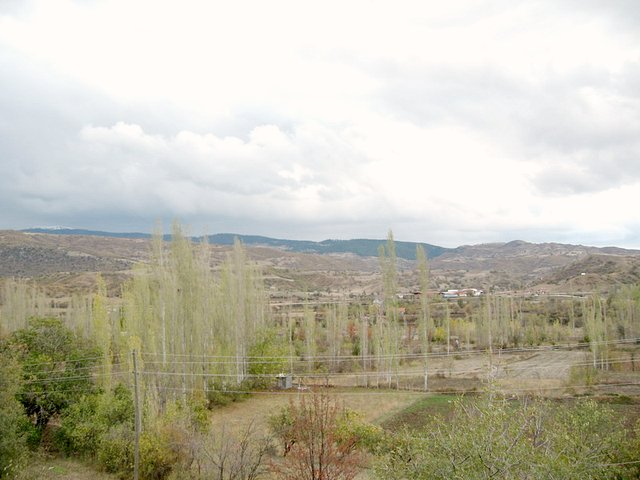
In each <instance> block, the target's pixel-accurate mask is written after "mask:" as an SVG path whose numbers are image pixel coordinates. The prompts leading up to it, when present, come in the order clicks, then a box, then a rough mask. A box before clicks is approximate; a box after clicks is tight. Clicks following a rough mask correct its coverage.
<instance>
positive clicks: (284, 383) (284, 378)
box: [276, 373, 293, 390]
mask: <svg viewBox="0 0 640 480" xmlns="http://www.w3.org/2000/svg"><path fill="white" fill-rule="evenodd" d="M276 379H277V380H278V388H279V389H280V390H288V389H290V388H291V387H293V378H292V377H291V374H289V373H280V374H278V376H277V377H276Z"/></svg>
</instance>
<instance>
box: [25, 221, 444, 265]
mask: <svg viewBox="0 0 640 480" xmlns="http://www.w3.org/2000/svg"><path fill="white" fill-rule="evenodd" d="M22 232H25V233H44V234H49V235H83V236H94V237H113V238H129V239H149V238H151V235H150V234H148V233H138V232H130V233H112V232H104V231H98V230H83V229H74V228H29V229H26V230H22ZM164 238H165V240H168V239H170V238H171V235H165V236H164ZM236 238H238V239H239V240H240V241H241V242H242V243H243V244H244V245H257V246H265V247H274V248H282V249H285V250H289V251H292V252H299V253H319V254H327V253H352V254H354V255H358V256H361V257H376V256H377V255H378V248H379V247H380V245H384V244H385V243H386V240H375V239H353V240H322V241H321V242H314V241H310V240H286V239H281V238H270V237H263V236H259V235H239V234H236V233H218V234H215V235H208V236H207V240H208V241H209V243H213V244H216V245H233V242H234V240H235V239H236ZM193 239H194V240H198V239H199V237H193ZM395 245H396V255H397V256H398V258H404V259H405V260H415V259H416V246H417V245H418V243H416V242H398V241H396V242H395ZM420 245H422V247H423V248H424V249H425V252H426V253H427V255H428V256H429V258H435V257H437V256H439V255H442V254H443V253H445V252H447V251H449V250H450V249H448V248H444V247H439V246H437V245H430V244H428V243H420Z"/></svg>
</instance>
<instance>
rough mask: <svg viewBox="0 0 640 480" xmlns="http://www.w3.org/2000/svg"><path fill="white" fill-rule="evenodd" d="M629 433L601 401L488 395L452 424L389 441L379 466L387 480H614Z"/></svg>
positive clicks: (458, 411)
mask: <svg viewBox="0 0 640 480" xmlns="http://www.w3.org/2000/svg"><path fill="white" fill-rule="evenodd" d="M624 444H625V432H624V428H623V427H622V425H621V422H620V421H619V419H617V418H616V417H615V415H614V413H613V411H612V410H611V409H609V408H607V407H606V406H603V405H599V404H597V403H596V402H594V401H590V400H588V401H583V402H579V403H577V404H576V405H559V406H558V405H553V404H551V403H549V402H543V401H529V400H526V399H525V400H522V401H515V402H513V401H509V400H507V399H505V398H499V397H497V396H495V395H487V396H486V397H485V398H483V399H481V400H480V401H477V402H469V401H467V400H464V399H458V400H456V403H455V405H454V409H453V413H452V415H451V416H450V420H449V421H447V422H442V421H441V419H435V418H434V419H433V425H432V426H431V427H430V428H429V429H428V430H421V431H418V432H411V431H408V430H405V431H404V432H401V433H400V434H397V435H394V436H393V437H392V438H390V439H389V441H388V443H387V446H386V448H385V453H384V454H383V455H382V456H381V457H380V460H379V461H378V462H377V464H376V466H375V471H376V474H377V476H378V478H380V479H382V480H387V479H388V480H392V479H393V480H395V479H398V478H403V479H407V480H423V479H450V478H464V479H489V478H491V479H512V478H549V479H552V478H567V479H583V478H590V479H600V478H615V474H616V473H618V468H617V465H615V464H616V463H617V462H619V458H618V457H617V455H618V452H619V451H620V447H621V446H623V445H624Z"/></svg>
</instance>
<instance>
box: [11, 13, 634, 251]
mask: <svg viewBox="0 0 640 480" xmlns="http://www.w3.org/2000/svg"><path fill="white" fill-rule="evenodd" d="M0 72H1V73H0V229H21V228H28V227H34V226H66V227H74V228H90V229H99V230H108V231H119V232H122V231H142V232H149V231H151V230H152V229H153V228H154V225H155V224H156V223H157V222H158V221H161V222H163V224H164V225H166V226H168V225H169V224H170V223H171V221H172V220H174V219H178V220H179V221H180V222H182V223H183V224H184V225H186V226H188V229H189V230H190V231H191V232H192V233H193V234H204V233H223V232H224V233H227V232H232V233H239V234H256V235H267V236H272V237H278V238H291V239H307V240H322V239H327V238H341V239H347V238H385V237H386V235H387V232H388V230H389V229H391V230H392V231H393V233H394V237H395V238H396V239H398V240H405V241H420V242H427V243H431V244H435V245H441V246H447V247H454V246H458V245H465V244H477V243H487V242H507V241H511V240H515V239H519V240H525V241H530V242H562V243H574V244H583V245H595V246H605V245H615V246H620V247H628V248H640V2H638V1H637V0H607V1H601V0H536V1H533V0H526V1H519V0H469V1H464V0H459V1H455V2H443V1H431V0H421V1H402V0H400V1H389V0H388V1H376V0H349V1H332V0H323V1H306V0H292V1H284V0H283V1H279V0H270V1H264V0H255V1H247V0H234V1H226V2H223V1H215V0H210V1H197V0H181V1H177V0H176V1H163V0H104V1H101V0H75V1H72V0H40V1H38V0H0Z"/></svg>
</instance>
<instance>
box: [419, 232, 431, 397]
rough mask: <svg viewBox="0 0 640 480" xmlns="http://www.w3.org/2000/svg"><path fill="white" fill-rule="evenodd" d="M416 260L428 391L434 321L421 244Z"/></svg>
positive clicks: (425, 262)
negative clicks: (430, 307)
mask: <svg viewBox="0 0 640 480" xmlns="http://www.w3.org/2000/svg"><path fill="white" fill-rule="evenodd" d="M416 259H417V261H418V278H419V280H420V321H419V326H418V335H419V337H420V341H421V344H422V356H423V359H424V360H423V367H424V390H425V392H426V391H427V389H428V381H429V379H428V375H429V369H428V363H429V357H428V356H429V350H430V348H429V344H430V341H431V335H432V332H433V320H432V319H431V312H430V311H429V297H428V296H427V290H428V289H429V266H428V264H427V255H426V254H425V251H424V247H423V246H422V245H420V244H418V245H416Z"/></svg>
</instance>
